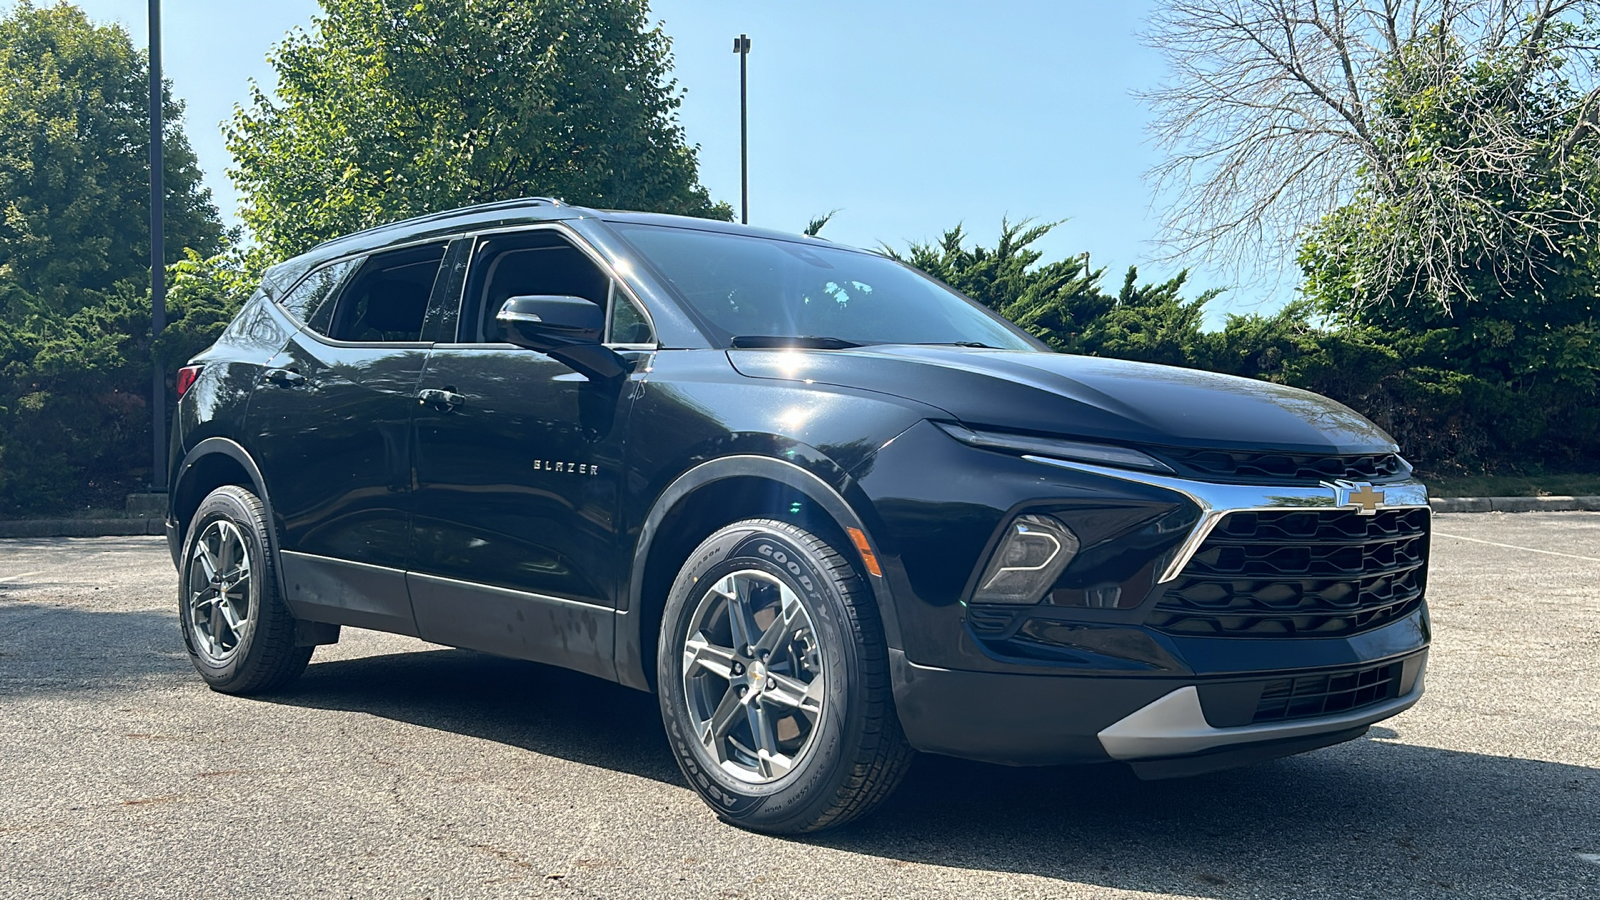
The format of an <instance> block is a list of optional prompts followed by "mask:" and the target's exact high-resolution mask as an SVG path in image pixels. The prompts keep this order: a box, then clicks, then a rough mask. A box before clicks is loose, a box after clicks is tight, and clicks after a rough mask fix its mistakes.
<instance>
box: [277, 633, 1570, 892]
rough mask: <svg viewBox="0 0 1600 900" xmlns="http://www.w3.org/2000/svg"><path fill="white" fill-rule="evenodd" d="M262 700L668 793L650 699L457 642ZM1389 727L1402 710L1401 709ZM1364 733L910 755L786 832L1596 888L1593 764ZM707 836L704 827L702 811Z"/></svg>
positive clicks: (1278, 873) (1335, 882) (936, 861)
mask: <svg viewBox="0 0 1600 900" xmlns="http://www.w3.org/2000/svg"><path fill="white" fill-rule="evenodd" d="M272 699H273V701H274V702H280V703H287V704H293V705H296V706H303V707H310V708H324V709H337V710H348V711H360V712H364V713H368V714H372V715H377V716H382V717H385V718H390V719H394V720H398V721H404V722H408V723H412V724H415V725H419V726H423V727H427V728H436V729H441V730H444V731H449V732H453V733H460V734H466V735H471V736H474V737H478V738H483V739H487V740H492V741H496V742H500V743H503V744H507V745H511V746H517V747H521V748H524V749H527V750H530V751H533V752H536V753H541V754H547V755H550V756H555V757H559V758H562V759H567V760H572V761H576V762H581V763H584V764H588V765H593V766H599V767H603V768H606V769H609V770H613V771H621V772H627V773H630V774H634V775H637V776H641V777H644V778H650V779H653V780H656V781H659V782H663V783H666V784H670V785H674V786H678V787H681V788H683V789H687V786H686V784H685V782H684V780H683V778H682V777H681V775H680V774H679V772H678V769H677V766H676V764H675V763H674V761H673V759H672V757H671V754H670V752H669V750H668V748H667V744H666V740H665V737H664V735H663V733H662V729H661V725H660V721H659V716H658V712H657V707H656V702H655V698H654V697H652V696H649V695H646V694H642V693H639V692H637V691H632V690H629V689H627V688H623V687H620V686H618V685H614V684H609V683H606V682H602V681H600V680H598V679H593V678H589V677H586V676H582V675H577V674H574V673H570V672H565V671H562V670H559V669H552V668H548V667H544V666H538V665H534V664H532V663H525V662H520V661H516V660H508V659H500V658H497V657H492V656H485V655H482V654H477V653H471V652H467V651H460V650H435V651H425V652H418V653H405V654H394V655H388V656H372V657H365V658H360V659H351V660H333V661H328V662H319V663H314V664H313V665H312V666H311V668H310V669H309V670H308V671H307V674H306V676H305V677H304V678H303V679H302V680H301V682H300V683H299V684H298V685H297V686H296V687H295V688H294V689H293V690H292V691H290V692H288V693H285V694H283V695H279V696H276V697H274V698H272ZM1401 721H1402V722H1403V720H1401ZM1394 738H1395V733H1394V732H1393V731H1390V730H1388V729H1386V728H1383V727H1379V728H1374V729H1373V731H1372V733H1371V735H1369V736H1368V737H1367V738H1364V739H1362V740H1358V741H1353V742H1350V743H1348V744H1343V745H1340V746H1337V747H1332V748H1328V749H1326V750H1321V751H1317V752H1315V753H1310V754H1305V755H1302V756H1298V757H1293V758H1290V759H1285V760H1278V761H1275V762H1270V763H1263V764H1260V765H1256V766H1251V767H1248V768H1244V769H1237V770H1233V771H1229V772H1221V773H1216V774H1212V775H1206V776H1201V777H1197V778H1189V779H1181V780H1173V781H1156V782H1141V781H1139V780H1138V779H1136V778H1135V777H1133V775H1132V774H1130V773H1129V772H1128V771H1127V770H1126V769H1124V768H1122V767H1120V766H1114V765H1105V766H1092V767H1054V768H1007V767H1002V766H990V765H984V764H981V763H972V762H966V761H962V760H955V759H949V758H943V757H933V756H923V757H920V758H919V759H918V760H917V761H916V763H915V765H914V766H913V768H912V771H911V772H910V774H909V775H908V776H907V778H906V780H905V782H904V784H902V786H901V787H900V790H899V791H898V792H897V793H896V794H895V795H894V797H893V798H892V799H891V800H890V801H889V802H888V803H887V804H886V805H885V806H884V807H883V808H882V809H881V810H879V811H878V813H877V814H875V815H873V816H871V817H869V818H868V819H866V820H864V821H862V822H859V823H856V824H854V825H851V826H847V827H846V828H843V829H840V830H837V831H831V832H825V833H823V834H821V835H816V836H810V837H806V838H801V839H800V840H802V841H804V842H807V843H810V844H815V845H820V846H827V847H832V848H835V849H838V850H843V851H847V852H853V853H860V854H866V855H870V856H875V857H879V858H882V859H885V860H888V861H890V862H891V864H904V863H921V864H929V865H936V866H950V867H957V868H962V869H970V870H979V871H1004V872H1014V873H1022V874H1029V875H1035V876H1039V877H1042V878H1046V879H1052V880H1061V881H1067V882H1081V883H1087V884H1093V885H1101V886H1104V887H1116V888H1122V889H1134V890H1143V891H1156V892H1171V893H1177V894H1184V895H1191V896H1194V895H1199V896H1208V897H1217V898H1234V897H1239V898H1244V897H1260V896H1271V897H1309V896H1333V897H1347V896H1394V895H1407V896H1441V895H1448V896H1458V895H1470V896H1494V897H1504V896H1520V895H1537V896H1600V865H1595V864H1594V863H1593V862H1590V861H1586V860H1585V859H1583V858H1581V857H1580V854H1584V853H1600V769H1593V768H1586V767H1582V766H1571V765H1563V764H1558V763H1549V762H1540V761H1536V760H1527V759H1513V758H1506V757H1498V756H1488V755H1483V754H1475V753H1462V752H1456V751H1450V750H1441V749H1434V748H1428V747H1418V746H1412V745H1408V744H1404V743H1399V742H1397V741H1396V740H1394ZM707 825H708V827H723V826H713V825H711V823H710V820H709V816H708V822H707Z"/></svg>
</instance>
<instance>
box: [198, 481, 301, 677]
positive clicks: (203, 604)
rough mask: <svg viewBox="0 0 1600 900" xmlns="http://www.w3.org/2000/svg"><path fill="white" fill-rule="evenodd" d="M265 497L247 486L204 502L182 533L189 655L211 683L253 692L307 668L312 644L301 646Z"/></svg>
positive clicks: (221, 491)
mask: <svg viewBox="0 0 1600 900" xmlns="http://www.w3.org/2000/svg"><path fill="white" fill-rule="evenodd" d="M267 528H268V525H267V518H266V511H265V508H264V507H263V506H262V503H261V500H260V499H259V498H258V497H256V495H255V494H252V493H250V492H249V491H248V490H245V489H244V488H242V487H238V486H236V485H227V486H224V487H220V488H217V489H216V490H214V491H212V492H211V493H210V494H209V495H207V496H206V498H205V499H204V500H202V501H201V502H200V508H199V509H197V510H196V511H195V514H194V518H193V519H191V520H190V523H189V532H188V537H187V538H186V539H185V540H184V546H183V555H182V556H181V560H182V566H181V569H180V571H179V579H178V614H179V618H180V620H181V624H182V627H183V641H184V644H185V645H186V646H187V647H188V649H189V660H190V661H191V662H193V663H194V667H195V670H196V671H197V672H199V673H200V677H201V678H203V679H205V681H206V683H207V684H209V685H210V686H211V688H212V689H213V690H217V691H222V692H224V693H229V694H250V693H259V692H264V691H270V690H273V689H276V688H280V687H283V686H284V685H286V684H288V683H289V682H291V681H293V680H294V679H295V678H297V677H299V675H300V673H301V672H303V671H305V668H306V664H307V663H309V662H310V661H311V654H312V651H313V650H314V649H315V648H314V647H297V646H295V623H294V618H293V617H292V616H291V615H290V614H289V608H288V607H287V606H286V605H285V604H284V602H283V599H282V598H281V597H280V596H279V595H278V579H277V572H276V571H274V569H273V560H272V553H271V550H270V549H269V547H268V544H267Z"/></svg>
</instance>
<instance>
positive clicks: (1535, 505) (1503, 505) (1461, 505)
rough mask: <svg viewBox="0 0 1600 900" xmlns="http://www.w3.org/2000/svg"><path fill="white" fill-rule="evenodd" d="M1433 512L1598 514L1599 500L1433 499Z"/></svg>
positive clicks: (1431, 502)
mask: <svg viewBox="0 0 1600 900" xmlns="http://www.w3.org/2000/svg"><path fill="white" fill-rule="evenodd" d="M1428 502H1429V503H1430V504H1432V505H1433V511H1434V512H1436V513H1485V512H1572V511H1574V510H1589V511H1594V512H1600V497H1436V498H1434V499H1432V500H1430V501H1428Z"/></svg>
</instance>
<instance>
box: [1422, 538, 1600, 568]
mask: <svg viewBox="0 0 1600 900" xmlns="http://www.w3.org/2000/svg"><path fill="white" fill-rule="evenodd" d="M1434 534H1437V535H1439V536H1440V537H1447V538H1455V539H1456V540H1458V541H1471V542H1473V543H1474V544H1488V545H1489V546H1491V547H1504V548H1506V549H1507V550H1521V551H1523V552H1524V553H1544V554H1547V555H1549V556H1565V557H1566V558H1567V559H1581V560H1584V561H1586V562H1596V563H1600V557H1594V556H1579V555H1578V554H1576V553H1562V552H1560V551H1558V550H1540V549H1539V548H1537V547H1519V546H1517V545H1516V544H1502V543H1500V542H1499V541H1486V540H1484V539H1483V538H1471V537H1467V536H1466V535H1462V534H1450V533H1448V532H1444V531H1435V532H1434Z"/></svg>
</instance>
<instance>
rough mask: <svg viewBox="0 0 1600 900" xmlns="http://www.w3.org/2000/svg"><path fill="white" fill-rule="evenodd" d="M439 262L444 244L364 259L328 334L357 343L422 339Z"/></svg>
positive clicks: (342, 294)
mask: <svg viewBox="0 0 1600 900" xmlns="http://www.w3.org/2000/svg"><path fill="white" fill-rule="evenodd" d="M443 258H444V245H443V244H436V245H432V246H428V247H417V248H412V249H409V250H396V251H394V252H392V253H382V254H378V255H377V256H373V257H370V258H368V259H367V261H366V262H365V263H364V264H363V265H362V266H361V270H360V271H359V272H357V273H356V274H355V276H354V277H353V278H351V280H350V283H349V284H348V285H347V286H346V287H345V288H344V289H343V290H342V291H340V292H339V300H338V303H337V304H336V305H335V307H334V312H333V316H332V321H331V323H330V325H329V327H328V330H327V332H326V333H327V335H328V336H329V337H331V338H333V339H334V340H339V341H356V342H362V343H370V342H385V343H387V342H410V341H420V340H422V321H423V319H424V318H425V317H426V316H427V314H428V298H429V297H430V296H431V295H432V294H433V282H434V280H435V279H436V278H437V277H438V275H439V262H440V260H442V259H443ZM312 324H313V326H315V325H316V324H317V323H316V322H313V323H312Z"/></svg>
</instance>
